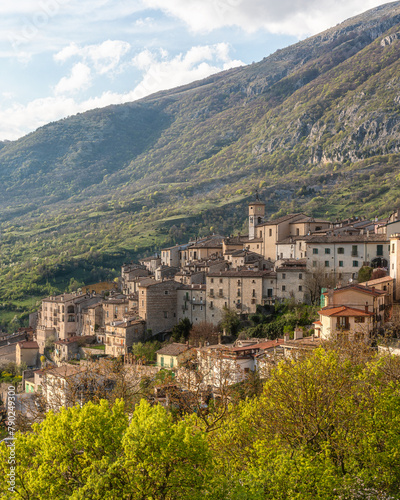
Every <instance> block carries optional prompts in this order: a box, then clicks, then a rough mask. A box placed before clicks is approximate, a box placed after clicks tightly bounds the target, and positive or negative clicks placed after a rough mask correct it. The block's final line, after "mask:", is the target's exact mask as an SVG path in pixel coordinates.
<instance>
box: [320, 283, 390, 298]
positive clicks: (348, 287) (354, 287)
mask: <svg viewBox="0 0 400 500" xmlns="http://www.w3.org/2000/svg"><path fill="white" fill-rule="evenodd" d="M347 290H354V291H357V292H360V293H366V294H368V295H375V296H378V295H386V292H385V291H383V290H376V289H372V288H371V287H368V286H364V285H362V284H360V283H358V284H355V285H346V286H342V287H341V288H335V289H334V290H331V291H328V292H324V294H323V295H326V296H328V295H329V294H330V293H332V291H333V293H334V294H337V293H340V292H345V291H347Z"/></svg>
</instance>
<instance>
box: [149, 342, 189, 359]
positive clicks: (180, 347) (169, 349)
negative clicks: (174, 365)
mask: <svg viewBox="0 0 400 500" xmlns="http://www.w3.org/2000/svg"><path fill="white" fill-rule="evenodd" d="M189 349H191V347H190V346H188V345H187V344H178V343H173V344H168V345H166V346H164V347H162V348H161V349H159V350H158V351H157V354H165V355H167V356H179V354H182V353H183V352H186V351H188V350H189Z"/></svg>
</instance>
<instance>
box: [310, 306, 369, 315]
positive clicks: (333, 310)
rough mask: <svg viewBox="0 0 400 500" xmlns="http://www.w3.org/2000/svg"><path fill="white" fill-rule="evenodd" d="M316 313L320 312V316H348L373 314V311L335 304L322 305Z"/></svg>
mask: <svg viewBox="0 0 400 500" xmlns="http://www.w3.org/2000/svg"><path fill="white" fill-rule="evenodd" d="M318 314H321V315H322V316H329V317H338V316H339V317H341V316H348V317H353V316H373V315H374V313H373V312H372V311H371V312H367V311H365V310H363V309H356V308H355V307H347V306H337V307H329V306H328V307H324V308H323V309H321V310H320V311H318Z"/></svg>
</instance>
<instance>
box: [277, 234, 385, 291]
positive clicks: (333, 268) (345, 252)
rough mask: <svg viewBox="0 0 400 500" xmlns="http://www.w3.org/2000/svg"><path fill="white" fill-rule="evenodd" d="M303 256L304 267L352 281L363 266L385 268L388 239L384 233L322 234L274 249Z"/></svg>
mask: <svg viewBox="0 0 400 500" xmlns="http://www.w3.org/2000/svg"><path fill="white" fill-rule="evenodd" d="M284 245H286V246H287V245H290V254H291V255H293V258H296V259H303V258H306V259H307V270H308V271H309V272H311V273H312V272H319V270H322V271H323V272H324V273H325V274H329V275H333V277H334V278H335V279H336V280H340V281H342V282H348V281H349V280H350V279H352V280H356V279H357V276H358V271H359V270H360V268H361V267H362V266H364V265H368V266H371V267H384V268H388V267H389V241H388V239H387V238H386V236H385V235H384V234H374V233H368V234H348V233H344V234H333V233H332V234H326V235H309V236H305V237H298V238H295V239H293V240H292V241H291V242H289V243H286V242H284V243H283V244H280V245H278V252H279V253H280V254H282V255H284V254H287V253H288V252H287V250H284Z"/></svg>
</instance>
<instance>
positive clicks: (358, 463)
mask: <svg viewBox="0 0 400 500" xmlns="http://www.w3.org/2000/svg"><path fill="white" fill-rule="evenodd" d="M358 354H360V353H358ZM205 418H206V419H207V418H208V419H209V420H212V419H213V409H212V405H210V413H209V415H208V416H206V417H205ZM399 428H400V361H399V358H395V357H390V356H387V357H372V358H369V359H366V358H365V357H363V356H362V355H361V356H360V355H359V356H358V357H357V356H356V355H355V351H351V349H350V350H349V351H348V352H347V351H346V350H343V349H342V350H337V349H328V350H323V349H317V350H316V351H315V352H314V353H313V354H312V355H309V356H305V357H301V358H300V359H298V360H297V361H296V360H287V361H283V362H281V363H280V364H279V365H278V367H277V368H276V369H275V370H274V371H273V372H272V373H271V375H270V378H269V379H268V380H266V382H265V384H264V389H263V391H262V393H261V394H260V395H258V396H257V395H256V396H253V397H251V398H247V399H245V400H242V402H241V403H239V404H233V405H231V406H230V408H229V411H228V412H227V413H226V414H224V417H223V420H220V421H219V424H218V425H217V426H212V427H211V428H208V432H207V422H206V421H204V420H203V419H200V418H198V417H197V416H196V413H192V414H183V415H180V414H178V413H177V412H172V413H171V412H169V411H168V410H167V409H165V408H163V407H162V406H160V405H155V406H150V405H149V404H148V403H147V402H145V401H144V400H142V401H141V402H140V403H139V404H138V405H137V406H136V408H135V410H134V412H133V414H132V415H130V416H128V415H127V414H126V413H125V411H124V404H123V402H122V401H116V402H115V403H114V405H113V406H111V405H110V404H109V403H108V402H106V401H102V402H100V404H97V405H96V404H93V403H88V404H86V405H84V406H83V407H82V408H80V407H79V406H76V407H73V408H69V409H64V410H62V411H61V412H60V413H59V414H54V413H52V412H50V413H49V414H48V415H47V417H46V419H45V420H44V421H43V422H42V423H41V424H35V425H34V428H33V431H32V432H27V433H25V434H18V435H17V437H16V441H15V456H16V486H15V491H16V492H17V493H16V494H14V493H12V492H8V487H9V485H8V484H7V473H8V472H9V464H8V463H7V461H8V458H9V450H8V449H7V447H6V446H5V444H4V443H3V444H2V445H1V446H0V470H1V474H0V485H1V492H2V493H1V498H3V499H11V498H15V497H16V496H15V495H17V496H18V498H21V499H48V498H53V499H55V500H56V499H60V500H61V499H68V498H71V499H72V498H74V499H78V498H87V499H116V498H118V499H132V500H134V499H135V500H136V499H138V500H139V499H143V500H144V499H153V500H158V499H160V500H161V499H165V500H167V499H189V498H191V499H196V498H199V499H200V498H202V499H203V498H210V499H221V500H222V499H227V498H229V499H235V500H239V499H246V500H256V499H257V500H258V499H260V500H261V499H266V498H268V499H271V500H296V499H297V500H319V499H320V500H322V499H324V500H325V499H326V500H331V499H337V500H345V499H349V500H350V499H370V500H389V499H399V498H400V495H399V491H400V455H399V450H400V433H399Z"/></svg>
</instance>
